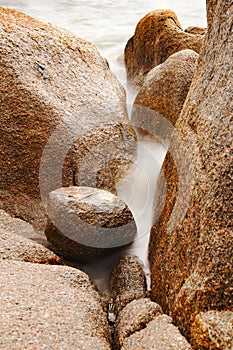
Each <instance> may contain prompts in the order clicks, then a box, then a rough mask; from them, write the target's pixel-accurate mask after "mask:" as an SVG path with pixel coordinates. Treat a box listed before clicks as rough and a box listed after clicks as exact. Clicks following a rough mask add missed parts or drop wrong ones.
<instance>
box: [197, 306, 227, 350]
mask: <svg viewBox="0 0 233 350" xmlns="http://www.w3.org/2000/svg"><path fill="white" fill-rule="evenodd" d="M190 342H191V345H192V348H193V349H195V350H204V349H210V350H217V349H219V350H232V349H233V312H232V311H214V310H211V311H208V312H201V313H200V314H198V315H197V316H196V317H195V320H194V323H193V324H192V327H191V341H190Z"/></svg>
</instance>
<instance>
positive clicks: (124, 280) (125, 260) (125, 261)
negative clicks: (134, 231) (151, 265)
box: [110, 255, 147, 316]
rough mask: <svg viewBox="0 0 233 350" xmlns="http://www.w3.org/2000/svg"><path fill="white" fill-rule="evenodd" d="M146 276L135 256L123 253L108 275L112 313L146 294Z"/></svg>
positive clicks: (116, 312)
mask: <svg viewBox="0 0 233 350" xmlns="http://www.w3.org/2000/svg"><path fill="white" fill-rule="evenodd" d="M146 289H147V286H146V277H145V274H144V271H143V266H142V264H141V263H140V261H139V260H138V258H137V257H136V256H133V255H124V256H123V257H121V259H120V261H119V263H118V265H117V266H115V267H114V268H113V270H112V273H111V277H110V290H111V298H112V303H113V306H114V313H115V315H116V316H117V315H118V314H119V312H120V311H121V310H122V309H123V308H124V307H125V306H126V305H127V304H128V303H130V302H131V301H133V300H134V299H140V298H144V297H145V296H146Z"/></svg>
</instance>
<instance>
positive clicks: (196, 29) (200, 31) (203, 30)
mask: <svg viewBox="0 0 233 350" xmlns="http://www.w3.org/2000/svg"><path fill="white" fill-rule="evenodd" d="M206 31H207V29H206V28H203V27H198V26H190V27H188V28H186V29H185V33H190V34H200V35H205V34H206Z"/></svg>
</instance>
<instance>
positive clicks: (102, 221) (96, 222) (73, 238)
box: [45, 186, 137, 261]
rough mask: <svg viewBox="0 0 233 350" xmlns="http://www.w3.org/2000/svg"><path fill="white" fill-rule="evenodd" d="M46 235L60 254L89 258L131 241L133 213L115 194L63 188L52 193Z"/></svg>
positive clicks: (82, 259)
mask: <svg viewBox="0 0 233 350" xmlns="http://www.w3.org/2000/svg"><path fill="white" fill-rule="evenodd" d="M48 215H49V218H48V221H47V225H46V228H45V235H46V237H47V239H48V241H49V243H50V245H51V247H52V249H53V250H54V251H55V252H56V253H57V254H59V255H62V256H63V257H65V258H67V259H70V260H76V261H88V260H92V259H94V258H97V257H98V256H101V255H104V254H108V253H110V252H111V251H112V250H114V249H116V248H117V247H120V246H124V245H127V244H130V243H132V241H133V240H134V236H135V235H136V231H137V229H136V224H135V222H134V219H133V216H132V214H131V212H130V210H129V208H128V207H127V206H126V204H125V203H124V202H123V201H121V200H120V199H119V198H118V197H117V196H116V195H114V194H112V193H110V192H108V191H105V190H100V189H97V188H91V187H74V186H72V187H64V188H59V189H57V190H55V191H53V192H51V193H50V195H49V202H48Z"/></svg>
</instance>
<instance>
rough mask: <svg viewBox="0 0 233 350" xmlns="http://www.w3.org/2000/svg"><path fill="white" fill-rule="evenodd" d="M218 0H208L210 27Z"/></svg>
mask: <svg viewBox="0 0 233 350" xmlns="http://www.w3.org/2000/svg"><path fill="white" fill-rule="evenodd" d="M217 3H218V0H206V9H207V22H208V27H209V28H210V27H211V25H212V22H213V17H214V13H215V11H216V7H217Z"/></svg>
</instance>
